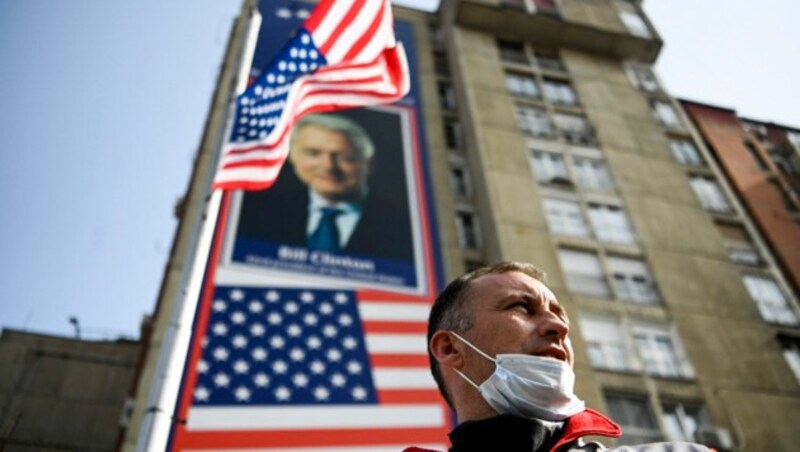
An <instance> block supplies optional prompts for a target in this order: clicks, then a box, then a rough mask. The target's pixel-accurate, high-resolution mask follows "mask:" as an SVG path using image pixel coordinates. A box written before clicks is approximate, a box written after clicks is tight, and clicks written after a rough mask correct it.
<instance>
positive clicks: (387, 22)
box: [344, 2, 393, 61]
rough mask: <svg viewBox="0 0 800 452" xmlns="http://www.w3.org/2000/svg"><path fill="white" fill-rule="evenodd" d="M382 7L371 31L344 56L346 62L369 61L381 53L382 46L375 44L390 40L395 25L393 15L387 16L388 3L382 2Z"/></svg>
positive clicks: (358, 40) (371, 26)
mask: <svg viewBox="0 0 800 452" xmlns="http://www.w3.org/2000/svg"><path fill="white" fill-rule="evenodd" d="M380 5H381V9H380V11H379V12H378V14H377V15H376V16H375V17H374V18H373V20H372V23H371V24H370V26H369V29H368V30H367V32H366V33H364V35H363V36H361V38H359V39H357V40H356V41H355V42H354V43H353V44H352V45H351V46H350V49H349V50H348V52H347V54H345V56H344V59H345V60H354V61H364V60H367V61H368V60H370V59H372V58H374V55H377V54H379V53H380V46H379V45H375V43H378V42H387V40H389V38H390V35H391V31H392V25H393V24H392V16H391V13H390V14H386V9H387V5H386V3H384V2H381V3H380ZM381 38H383V39H381Z"/></svg>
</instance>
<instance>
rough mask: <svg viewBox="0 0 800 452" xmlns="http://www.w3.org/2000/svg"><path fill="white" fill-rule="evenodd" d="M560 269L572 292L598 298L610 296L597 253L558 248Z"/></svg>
mask: <svg viewBox="0 0 800 452" xmlns="http://www.w3.org/2000/svg"><path fill="white" fill-rule="evenodd" d="M558 260H559V262H560V263H561V270H562V271H563V273H564V277H565V278H566V280H567V288H568V289H569V290H570V292H572V293H576V294H581V295H589V296H592V297H599V298H611V290H610V289H609V288H608V283H607V282H606V277H605V274H604V273H603V268H602V267H601V266H600V260H599V259H598V258H597V255H596V254H594V253H591V252H585V251H576V250H568V249H559V250H558Z"/></svg>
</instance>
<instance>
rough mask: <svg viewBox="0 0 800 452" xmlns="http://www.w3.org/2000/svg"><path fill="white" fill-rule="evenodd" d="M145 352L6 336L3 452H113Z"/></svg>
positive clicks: (1, 374) (0, 410)
mask: <svg viewBox="0 0 800 452" xmlns="http://www.w3.org/2000/svg"><path fill="white" fill-rule="evenodd" d="M140 348H141V345H140V344H139V343H138V342H133V341H127V340H119V341H82V340H78V339H70V338H64V337H55V336H47V335H42V334H35V333H27V332H22V331H14V330H8V329H6V330H3V331H2V335H0V449H2V450H4V451H9V452H11V451H56V450H81V451H111V450H114V448H115V446H116V444H117V439H118V434H119V433H120V431H121V429H122V425H121V420H122V418H123V415H124V411H125V404H126V402H125V399H126V396H127V391H128V387H129V385H130V382H131V379H132V378H133V373H134V369H135V366H136V362H137V357H138V354H139V351H140Z"/></svg>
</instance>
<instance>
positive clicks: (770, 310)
mask: <svg viewBox="0 0 800 452" xmlns="http://www.w3.org/2000/svg"><path fill="white" fill-rule="evenodd" d="M742 279H743V280H744V285H745V287H747V292H748V293H749V294H750V298H751V299H753V301H755V303H756V306H758V311H759V312H760V313H761V318H763V319H764V320H765V321H767V322H769V323H778V324H781V325H790V326H796V325H800V321H799V320H798V318H797V314H796V313H795V312H794V311H793V310H792V307H791V306H790V305H789V302H788V301H787V300H786V297H785V296H784V295H783V291H781V289H780V287H778V284H777V283H776V282H775V281H774V280H773V279H772V278H769V277H766V276H755V275H745V276H744V277H743V278H742Z"/></svg>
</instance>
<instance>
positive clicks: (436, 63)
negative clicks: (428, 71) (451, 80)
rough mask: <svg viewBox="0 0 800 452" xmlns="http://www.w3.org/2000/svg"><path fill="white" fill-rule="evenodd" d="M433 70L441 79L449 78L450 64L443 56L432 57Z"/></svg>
mask: <svg viewBox="0 0 800 452" xmlns="http://www.w3.org/2000/svg"><path fill="white" fill-rule="evenodd" d="M433 70H434V71H436V75H440V76H442V77H449V76H450V64H449V63H448V62H447V57H445V56H444V55H443V54H436V55H434V56H433Z"/></svg>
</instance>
